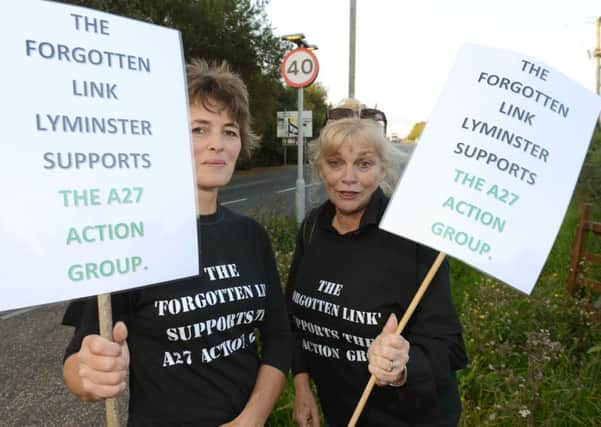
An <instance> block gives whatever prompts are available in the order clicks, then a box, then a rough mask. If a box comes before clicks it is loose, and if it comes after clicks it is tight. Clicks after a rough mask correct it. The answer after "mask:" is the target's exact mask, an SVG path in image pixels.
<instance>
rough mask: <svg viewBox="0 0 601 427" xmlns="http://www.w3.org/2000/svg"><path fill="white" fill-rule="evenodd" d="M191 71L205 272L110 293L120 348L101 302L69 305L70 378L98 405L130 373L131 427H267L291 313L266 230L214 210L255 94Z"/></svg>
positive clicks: (247, 138) (248, 137)
mask: <svg viewBox="0 0 601 427" xmlns="http://www.w3.org/2000/svg"><path fill="white" fill-rule="evenodd" d="M187 72H188V99H189V102H190V117H189V119H190V133H191V136H192V145H193V155H194V162H195V166H196V167H195V170H196V187H197V206H198V214H199V216H198V218H197V223H198V233H199V247H200V253H201V256H202V267H203V271H202V272H201V274H200V276H196V277H191V278H188V279H182V280H176V281H173V282H170V283H162V284H158V285H155V286H147V287H144V288H137V289H133V290H130V291H127V292H123V293H119V294H114V295H112V305H113V318H114V319H115V320H116V321H117V323H116V324H115V327H114V329H113V340H107V339H105V338H103V337H100V336H99V335H98V309H97V304H96V299H95V298H93V299H90V300H82V301H76V302H74V303H71V305H70V306H69V308H68V309H67V312H66V314H65V317H64V319H63V323H64V324H67V325H71V326H75V327H76V328H75V333H74V335H73V337H72V339H71V342H70V343H69V344H68V347H67V350H66V352H65V361H64V366H63V376H64V380H65V383H66V385H67V387H68V388H69V390H70V391H71V392H72V393H73V394H75V395H76V396H77V397H79V398H80V399H82V400H99V399H104V398H107V397H113V396H116V395H118V394H119V393H121V392H123V390H124V389H125V388H126V385H127V376H128V374H129V391H130V393H129V418H128V425H129V426H144V427H146V426H218V425H223V426H231V427H233V426H261V425H264V424H265V421H266V419H267V417H268V415H269V413H270V412H271V410H272V408H273V406H274V405H275V402H276V400H277V398H278V396H279V395H280V392H281V391H282V389H283V387H284V384H285V382H286V375H287V373H288V369H289V366H290V362H289V359H290V342H291V335H290V328H289V325H288V322H287V313H286V306H285V301H284V296H283V294H282V290H281V287H280V279H279V276H278V271H277V268H276V263H275V259H274V256H273V251H272V249H271V244H270V241H269V237H268V236H267V233H266V232H265V230H264V229H263V227H261V226H260V225H259V224H257V223H256V222H255V221H254V220H252V219H250V218H247V217H244V216H241V215H238V214H236V213H234V212H232V211H230V210H228V209H227V208H225V207H222V206H220V205H219V204H218V202H217V194H218V192H219V189H220V188H221V187H223V186H224V185H226V184H227V183H228V182H229V181H230V179H231V177H232V173H233V172H234V167H235V164H236V160H237V159H238V157H239V156H244V157H245V158H248V157H249V156H250V155H251V153H252V149H253V146H255V145H256V142H257V138H256V136H255V135H254V134H253V133H252V131H251V128H250V120H251V116H250V112H249V105H248V93H247V90H246V85H245V84H244V82H243V81H242V79H241V78H240V77H239V76H238V75H237V74H234V73H233V72H231V71H230V70H229V68H228V67H227V66H226V65H225V64H221V65H209V64H208V63H207V62H205V61H201V60H196V61H193V62H192V63H191V64H190V65H188V68H187ZM165 262H174V260H169V259H166V260H165ZM258 335H260V339H261V346H260V348H261V351H260V352H259V349H258V347H259V346H258V345H257V340H258V338H259V337H258Z"/></svg>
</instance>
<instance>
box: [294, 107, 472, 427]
mask: <svg viewBox="0 0 601 427" xmlns="http://www.w3.org/2000/svg"><path fill="white" fill-rule="evenodd" d="M334 111H335V110H333V112H334ZM353 111H357V110H356V109H354V110H353ZM340 114H342V113H340ZM360 117H361V116H360V115H359V117H357V115H356V114H355V113H353V116H352V117H350V118H340V119H338V120H337V117H336V116H335V115H334V114H330V120H329V121H328V123H327V125H326V126H325V127H324V128H323V129H322V131H321V133H320V136H319V138H318V140H316V141H315V142H313V144H312V147H311V159H312V162H313V166H314V167H315V168H317V170H318V172H319V176H320V177H321V180H322V182H323V185H324V187H325V189H326V192H327V194H328V199H329V200H327V201H326V202H325V203H323V204H322V205H321V206H320V207H318V208H316V209H314V210H313V211H311V212H310V213H309V214H308V216H307V218H306V219H305V221H304V222H303V224H302V225H301V228H300V230H299V233H298V236H297V241H296V249H295V252H294V256H293V261H292V264H291V267H290V272H289V276H288V283H287V288H286V299H287V302H288V307H289V313H290V318H291V324H292V329H293V335H294V336H295V343H294V351H293V366H292V369H293V375H294V384H295V390H296V397H295V403H294V417H295V421H296V422H297V424H298V425H299V426H303V427H305V426H311V427H314V426H319V425H320V419H319V412H318V407H317V403H316V399H315V397H314V395H313V392H312V389H311V385H310V380H311V379H312V380H313V381H314V382H315V386H316V388H317V394H318V396H319V400H320V402H321V406H322V409H323V413H324V416H325V421H326V423H327V425H328V426H329V427H335V426H346V425H347V423H348V422H349V420H350V418H351V416H352V414H353V411H354V409H355V407H356V405H357V403H358V401H359V398H360V396H361V393H362V392H363V389H364V388H365V386H366V384H367V382H368V380H369V377H370V374H373V375H374V376H375V378H376V384H377V385H378V386H379V387H376V388H375V389H374V390H373V391H372V393H371V396H370V397H369V399H368V401H367V405H366V407H365V409H364V410H363V413H362V415H361V417H360V418H359V423H358V425H361V426H370V427H373V426H416V425H419V426H456V425H457V423H458V421H459V417H460V413H461V403H460V399H459V391H458V386H457V380H456V376H455V371H457V370H459V369H461V368H463V367H465V366H466V363H467V356H466V353H465V348H464V342H463V337H462V330H461V325H460V323H459V319H458V317H457V314H456V312H455V309H454V307H453V304H452V301H451V294H450V288H449V267H448V263H447V262H446V261H445V262H444V263H443V265H442V267H441V268H440V270H439V271H438V273H437V274H436V276H435V278H434V280H433V282H432V283H431V285H430V287H429V289H428V291H427V292H426V294H425V296H424V297H423V299H422V301H421V303H420V304H419V306H418V308H417V309H416V311H415V313H414V314H413V317H412V319H411V320H410V321H409V323H408V324H407V326H406V328H405V330H404V331H403V333H402V336H401V335H397V334H396V333H395V330H396V326H397V319H400V318H401V317H402V315H403V313H404V312H405V310H406V309H407V307H408V306H409V304H410V302H411V299H412V297H413V296H414V294H415V293H416V291H417V289H418V287H419V285H420V283H421V281H422V279H423V278H424V277H425V275H426V273H427V271H428V269H429V268H430V266H431V265H432V263H433V261H434V259H435V257H436V252H435V251H433V250H432V249H430V248H427V247H425V246H423V245H420V244H418V243H416V242H413V241H410V240H407V239H405V238H402V237H399V236H396V235H393V234H390V233H388V232H386V231H383V230H380V229H379V228H378V223H379V222H380V219H381V217H382V214H383V213H384V210H385V208H386V205H387V203H388V198H387V196H386V195H385V194H384V191H383V189H384V190H387V191H392V189H393V187H394V185H395V184H396V181H397V180H398V175H399V167H398V162H397V159H398V158H399V157H400V156H401V153H400V152H399V151H397V149H396V148H394V147H393V146H392V144H391V143H390V142H388V141H387V140H386V138H385V137H384V135H383V133H382V132H381V126H380V125H378V124H377V123H375V121H374V120H372V119H371V118H370V119H361V118H360ZM414 208H418V207H412V206H408V207H407V209H414Z"/></svg>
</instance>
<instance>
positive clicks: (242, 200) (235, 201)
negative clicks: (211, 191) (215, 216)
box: [221, 199, 248, 206]
mask: <svg viewBox="0 0 601 427" xmlns="http://www.w3.org/2000/svg"><path fill="white" fill-rule="evenodd" d="M247 200H248V199H237V200H230V201H229V202H221V204H222V205H223V206H225V205H231V204H233V203H240V202H245V201H247Z"/></svg>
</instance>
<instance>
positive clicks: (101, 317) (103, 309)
mask: <svg viewBox="0 0 601 427" xmlns="http://www.w3.org/2000/svg"><path fill="white" fill-rule="evenodd" d="M98 326H99V328H100V336H102V337H104V338H106V339H108V340H111V341H112V340H113V309H112V307H111V294H100V295H98ZM104 402H105V408H106V425H107V427H119V408H118V406H117V398H115V397H109V398H108V399H105V401H104Z"/></svg>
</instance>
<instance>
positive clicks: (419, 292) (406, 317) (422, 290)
mask: <svg viewBox="0 0 601 427" xmlns="http://www.w3.org/2000/svg"><path fill="white" fill-rule="evenodd" d="M445 256H447V254H445V253H444V252H439V253H438V256H437V257H436V259H435V260H434V263H433V264H432V267H430V270H429V271H428V274H426V277H424V280H423V281H422V284H421V285H420V287H419V289H418V290H417V292H416V293H415V296H414V297H413V300H412V301H411V304H409V307H408V308H407V311H405V314H403V318H402V319H401V321H400V322H399V325H398V326H397V328H396V333H397V335H398V334H400V333H401V332H403V329H405V325H406V324H407V322H409V319H411V316H412V315H413V312H414V311H415V308H416V307H417V305H418V304H419V302H420V301H421V299H422V297H423V296H424V293H426V290H428V286H430V282H432V279H433V278H434V275H435V274H436V272H437V271H438V269H439V268H440V264H442V261H443V260H444V257H445ZM375 384H376V377H374V376H373V375H372V376H371V377H370V378H369V382H368V383H367V386H366V387H365V389H364V390H363V394H362V395H361V399H359V403H358V404H357V407H356V408H355V412H353V416H352V417H351V420H350V421H349V423H348V427H355V425H356V424H357V421H359V417H360V416H361V412H363V408H365V404H366V403H367V399H368V398H369V395H370V394H371V390H372V389H373V388H374V385H375Z"/></svg>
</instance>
